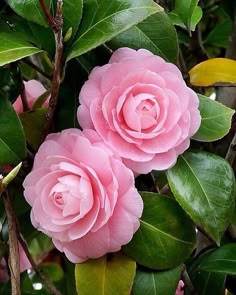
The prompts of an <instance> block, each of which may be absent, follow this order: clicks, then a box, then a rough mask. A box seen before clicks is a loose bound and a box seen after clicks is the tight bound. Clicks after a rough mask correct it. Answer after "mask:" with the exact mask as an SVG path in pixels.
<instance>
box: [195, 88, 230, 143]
mask: <svg viewBox="0 0 236 295" xmlns="http://www.w3.org/2000/svg"><path fill="white" fill-rule="evenodd" d="M198 98H199V100H200V105H199V110H200V114H201V118H202V121H201V126H200V128H199V130H198V132H197V133H196V134H195V135H194V136H193V139H195V140H200V141H207V142H209V141H215V140H218V139H220V138H222V137H223V136H225V135H226V134H227V133H228V132H229V129H230V127H231V120H232V116H233V114H234V112H235V111H234V110H232V109H230V108H228V107H226V106H224V105H223V104H221V103H218V102H217V101H214V100H212V99H210V98H209V97H206V96H204V95H201V94H198Z"/></svg>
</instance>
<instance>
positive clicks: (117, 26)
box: [68, 0, 162, 60]
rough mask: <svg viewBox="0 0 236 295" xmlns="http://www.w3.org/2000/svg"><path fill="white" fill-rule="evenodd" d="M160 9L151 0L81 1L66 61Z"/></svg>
mask: <svg viewBox="0 0 236 295" xmlns="http://www.w3.org/2000/svg"><path fill="white" fill-rule="evenodd" d="M160 10H162V9H161V7H160V6H158V5H157V4H156V3H154V2H153V1H152V0H136V1H133V0H128V1H123V0H112V1H111V0H102V1H96V0H87V1H85V2H84V9H83V18H82V21H81V24H80V28H79V31H78V37H77V39H76V40H75V42H74V44H73V45H72V48H71V50H70V51H69V56H68V60H70V59H72V58H74V57H77V56H79V55H81V54H83V53H86V52H88V51H90V50H91V49H93V48H95V47H97V46H99V45H101V44H102V43H104V42H106V41H109V40H111V39H112V38H113V37H115V36H116V35H118V34H120V33H122V32H124V31H125V30H128V29H129V28H131V27H132V26H133V25H136V24H137V23H139V22H141V21H143V20H144V19H145V18H147V17H148V16H150V15H151V14H154V13H155V12H158V11H160Z"/></svg>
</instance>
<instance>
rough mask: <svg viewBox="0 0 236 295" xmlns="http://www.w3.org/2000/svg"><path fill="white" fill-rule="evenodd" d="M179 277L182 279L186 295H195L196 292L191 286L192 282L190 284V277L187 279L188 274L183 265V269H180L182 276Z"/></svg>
mask: <svg viewBox="0 0 236 295" xmlns="http://www.w3.org/2000/svg"><path fill="white" fill-rule="evenodd" d="M181 277H182V280H183V282H184V285H185V287H186V288H187V290H188V294H191V295H197V292H196V290H195V289H194V286H193V284H192V282H191V279H190V277H189V274H188V272H187V270H186V266H185V265H183V269H182V275H181Z"/></svg>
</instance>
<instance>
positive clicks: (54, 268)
mask: <svg viewBox="0 0 236 295" xmlns="http://www.w3.org/2000/svg"><path fill="white" fill-rule="evenodd" d="M40 270H41V271H43V273H44V274H45V275H46V276H47V277H48V278H50V281H52V282H58V281H60V280H61V279H62V278H63V276H64V271H63V269H62V267H61V266H60V265H59V264H56V263H52V262H47V263H42V264H41V265H40Z"/></svg>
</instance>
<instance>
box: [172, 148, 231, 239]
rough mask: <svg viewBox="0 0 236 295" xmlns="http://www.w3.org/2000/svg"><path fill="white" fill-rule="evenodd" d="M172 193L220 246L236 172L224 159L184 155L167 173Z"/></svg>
mask: <svg viewBox="0 0 236 295" xmlns="http://www.w3.org/2000/svg"><path fill="white" fill-rule="evenodd" d="M167 177H168V181H169V185H170V188H171V191H172V192H173V194H174V196H175V198H176V200H177V201H178V202H179V203H180V205H181V206H182V207H183V208H184V210H185V211H186V212H187V213H188V214H189V216H190V217H191V218H192V220H193V221H194V222H195V223H196V224H197V225H199V226H201V227H202V228H203V229H204V230H205V231H206V232H207V233H208V234H209V236H210V237H211V238H212V239H213V240H215V241H216V242H217V243H218V244H219V243H220V239H221V237H222V235H223V233H224V231H225V229H226V227H227V225H228V224H229V222H230V219H231V216H232V213H233V208H234V182H235V178H234V173H233V171H232V168H231V167H230V165H229V163H228V162H227V161H225V160H224V159H223V158H221V157H219V156H216V155H214V154H210V153H206V152H193V151H192V152H185V153H184V154H183V155H181V156H179V158H178V161H177V164H176V165H175V166H174V167H173V168H171V169H169V170H168V171H167Z"/></svg>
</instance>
